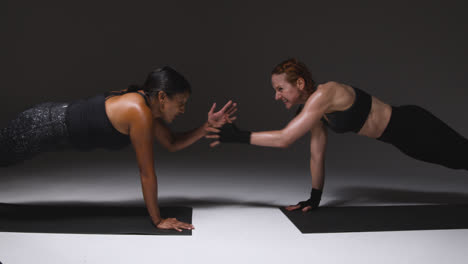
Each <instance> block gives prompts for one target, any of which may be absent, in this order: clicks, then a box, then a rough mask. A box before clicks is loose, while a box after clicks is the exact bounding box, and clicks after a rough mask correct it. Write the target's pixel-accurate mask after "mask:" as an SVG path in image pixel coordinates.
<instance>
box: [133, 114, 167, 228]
mask: <svg viewBox="0 0 468 264" xmlns="http://www.w3.org/2000/svg"><path fill="white" fill-rule="evenodd" d="M129 116H130V125H129V128H130V130H129V135H130V140H131V142H132V145H133V148H134V149H135V153H136V158H137V162H138V167H139V169H140V178H141V186H142V191H143V198H144V200H145V204H146V208H147V209H148V213H149V215H150V217H151V220H152V221H153V223H154V224H155V225H157V224H158V223H159V222H160V221H161V215H160V212H159V206H158V182H157V178H156V173H155V169H154V161H153V160H154V159H153V119H152V116H151V111H150V110H149V109H148V108H143V107H138V106H135V107H133V108H132V109H131V110H130V111H129Z"/></svg>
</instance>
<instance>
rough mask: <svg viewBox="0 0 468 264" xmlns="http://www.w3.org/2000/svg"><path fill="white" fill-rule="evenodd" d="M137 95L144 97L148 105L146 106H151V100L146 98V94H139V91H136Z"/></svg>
mask: <svg viewBox="0 0 468 264" xmlns="http://www.w3.org/2000/svg"><path fill="white" fill-rule="evenodd" d="M136 93H138V94H139V95H141V96H142V97H143V99H145V103H146V105H147V106H148V107H149V106H150V102H149V99H148V97H147V96H146V94H144V93H141V92H139V91H136Z"/></svg>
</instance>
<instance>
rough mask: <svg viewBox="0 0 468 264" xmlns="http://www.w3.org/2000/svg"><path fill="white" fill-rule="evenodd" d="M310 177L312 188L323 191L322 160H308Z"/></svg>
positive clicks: (323, 170)
mask: <svg viewBox="0 0 468 264" xmlns="http://www.w3.org/2000/svg"><path fill="white" fill-rule="evenodd" d="M310 175H311V177H312V188H314V189H318V190H323V186H324V183H325V162H324V159H318V160H317V159H311V160H310Z"/></svg>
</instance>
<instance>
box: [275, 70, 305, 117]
mask: <svg viewBox="0 0 468 264" xmlns="http://www.w3.org/2000/svg"><path fill="white" fill-rule="evenodd" d="M271 84H272V86H273V89H275V100H277V101H278V100H281V101H283V103H284V105H285V106H286V108H287V109H290V108H291V107H292V106H293V105H296V104H301V103H302V102H301V97H302V91H301V89H300V88H299V87H298V86H297V84H291V83H289V82H288V80H287V78H286V73H281V74H273V75H271Z"/></svg>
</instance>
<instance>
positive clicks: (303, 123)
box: [250, 91, 330, 148]
mask: <svg viewBox="0 0 468 264" xmlns="http://www.w3.org/2000/svg"><path fill="white" fill-rule="evenodd" d="M329 96H330V95H329V94H328V93H327V92H323V91H316V92H314V93H313V94H312V95H311V97H310V98H309V99H308V100H307V102H306V104H305V105H304V109H302V111H301V113H300V114H299V115H297V116H296V117H295V118H294V119H293V120H291V122H289V124H288V125H287V126H286V127H285V128H283V129H281V130H275V131H262V132H253V133H252V135H251V138H250V144H252V145H257V146H265V147H280V148H285V147H288V146H289V145H291V144H292V143H293V142H295V141H296V140H297V139H299V138H300V137H302V136H303V135H304V134H305V133H307V132H308V131H310V130H311V129H312V128H313V127H314V126H317V125H318V124H319V123H320V118H322V116H323V115H324V114H325V112H326V111H327V109H328V107H329V106H328V104H329V101H330V100H329Z"/></svg>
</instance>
